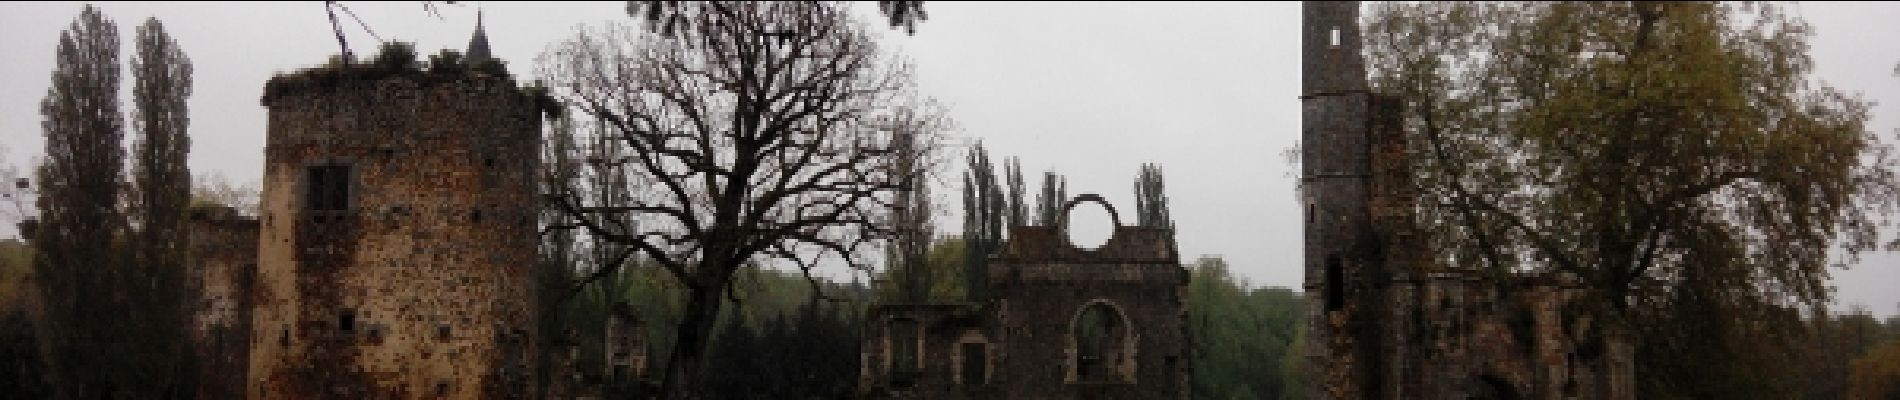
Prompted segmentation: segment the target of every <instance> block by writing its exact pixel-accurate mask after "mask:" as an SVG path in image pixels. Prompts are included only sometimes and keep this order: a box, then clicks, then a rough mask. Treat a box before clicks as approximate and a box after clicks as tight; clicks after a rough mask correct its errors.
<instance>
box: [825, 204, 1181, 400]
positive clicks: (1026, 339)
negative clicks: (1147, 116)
mask: <svg viewBox="0 0 1900 400" xmlns="http://www.w3.org/2000/svg"><path fill="white" fill-rule="evenodd" d="M1083 202H1095V203H1099V204H1100V205H1101V206H1103V207H1105V208H1108V211H1109V215H1110V216H1111V218H1112V219H1113V220H1114V222H1115V226H1116V227H1115V230H1114V233H1113V235H1112V236H1111V237H1110V238H1109V239H1108V241H1107V242H1106V243H1103V244H1102V245H1101V246H1100V247H1098V248H1094V249H1084V248H1078V247H1076V246H1075V245H1073V244H1071V243H1070V241H1069V240H1068V237H1067V235H1066V232H1065V229H1064V226H1017V227H1013V228H1012V229H1011V230H1010V235H1009V239H1008V241H1007V242H1006V243H1004V244H1003V247H1002V250H1001V251H999V252H998V253H997V254H994V255H992V256H991V258H990V260H991V261H990V266H989V271H988V281H989V287H990V288H991V289H990V297H989V298H987V299H986V300H985V301H982V302H980V303H974V304H968V303H965V304H877V305H873V306H872V307H871V309H870V310H869V312H868V313H867V316H866V321H867V322H866V327H865V335H864V337H865V341H864V342H863V344H862V346H861V348H862V351H863V354H862V355H861V357H860V365H861V367H860V368H861V371H860V373H859V388H860V391H861V392H862V393H863V394H865V395H867V396H868V397H871V398H893V399H896V398H916V399H956V398H971V399H1009V398H1020V399H1071V398H1073V399H1186V398H1188V388H1189V386H1188V373H1189V354H1188V349H1189V347H1188V331H1187V308H1186V306H1185V304H1183V302H1182V301H1183V299H1184V298H1185V296H1186V294H1185V292H1186V290H1187V283H1188V281H1187V280H1188V273H1187V270H1186V269H1184V268H1182V267H1181V264H1180V258H1179V255H1178V254H1177V253H1176V252H1175V244H1174V232H1173V230H1171V229H1166V228H1152V227H1141V226H1123V225H1121V223H1120V219H1119V217H1118V216H1116V215H1115V213H1114V208H1113V207H1110V206H1109V205H1108V203H1106V202H1104V201H1102V199H1101V197H1099V196H1096V195H1082V196H1079V197H1077V198H1076V199H1075V200H1073V201H1070V202H1069V203H1068V204H1067V205H1066V206H1064V209H1063V214H1064V215H1065V216H1066V215H1068V214H1069V211H1070V210H1072V209H1073V208H1074V207H1075V206H1076V205H1077V204H1078V203H1083ZM1067 220H1068V218H1064V221H1067ZM1064 224H1065V225H1066V222H1065V223H1064Z"/></svg>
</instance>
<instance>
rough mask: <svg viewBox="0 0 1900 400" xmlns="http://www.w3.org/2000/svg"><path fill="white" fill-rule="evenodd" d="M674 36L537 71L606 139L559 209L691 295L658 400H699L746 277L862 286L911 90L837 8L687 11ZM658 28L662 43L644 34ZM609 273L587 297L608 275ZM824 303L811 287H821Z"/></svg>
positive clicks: (616, 32)
mask: <svg viewBox="0 0 1900 400" xmlns="http://www.w3.org/2000/svg"><path fill="white" fill-rule="evenodd" d="M693 6H694V7H696V10H697V11H699V12H693V13H685V14H682V17H683V18H686V19H687V20H686V21H685V22H684V23H683V24H681V25H678V28H679V29H677V30H675V31H673V32H670V33H671V34H661V33H660V32H659V30H656V29H631V28H627V27H611V28H607V29H604V30H583V31H582V32H580V33H579V34H578V35H577V36H576V37H575V38H574V39H572V40H569V41H566V42H564V43H561V44H558V45H557V46H556V47H554V48H553V49H551V51H550V52H549V53H547V54H545V55H544V56H543V59H542V68H543V74H542V76H547V77H549V78H550V79H551V80H552V82H551V83H552V87H551V88H552V90H553V93H554V94H555V95H556V96H557V97H558V98H560V99H562V100H563V101H565V102H567V103H568V104H569V105H570V106H572V107H573V108H574V109H575V110H574V111H575V112H574V114H575V115H574V117H575V118H579V119H583V120H585V121H589V122H593V123H598V124H600V125H599V126H600V127H601V129H600V130H599V132H598V135H599V136H598V137H596V138H592V140H593V143H597V144H598V146H596V147H595V148H593V149H586V150H584V151H588V153H586V154H584V155H583V156H582V158H581V159H582V160H585V161H584V162H583V163H582V165H581V171H580V175H581V177H582V179H588V178H589V177H594V178H612V179H620V181H617V182H612V183H611V184H609V185H607V186H601V187H596V188H594V189H596V190H615V191H616V192H618V193H619V194H620V196H617V198H614V197H603V196H598V195H593V196H590V195H587V194H586V193H584V192H582V191H580V190H579V189H580V188H576V187H573V186H570V187H567V188H557V189H555V190H553V193H551V194H550V196H549V200H550V201H552V202H554V205H555V206H556V207H557V208H558V209H559V210H560V211H561V213H562V214H564V215H566V216H567V217H569V218H571V219H572V220H571V223H572V224H573V225H575V226H577V227H578V228H580V229H582V230H583V231H584V232H586V234H587V236H588V237H589V239H588V240H594V241H599V242H601V243H606V244H612V245H614V246H619V248H618V249H616V250H615V251H614V252H615V253H617V254H614V255H613V257H612V258H613V259H614V260H625V259H628V258H630V257H633V256H635V255H636V254H637V255H639V256H640V257H641V258H642V261H643V263H651V264H653V265H657V266H658V267H659V268H663V269H665V270H666V271H667V272H668V273H669V274H670V275H671V276H673V277H674V278H676V279H678V281H679V282H680V283H681V285H682V286H683V287H684V288H685V289H686V292H687V296H688V299H687V302H686V310H685V313H684V316H683V318H682V321H681V323H680V324H679V327H678V329H677V332H676V335H675V336H676V341H675V345H674V347H673V354H672V355H671V356H670V357H669V359H668V362H667V364H666V366H665V368H666V369H665V373H664V375H663V378H662V386H661V390H662V392H663V393H664V394H666V395H668V396H672V397H685V396H688V395H689V394H688V393H686V390H684V385H686V384H689V383H692V382H696V381H697V372H698V369H699V364H700V362H699V361H700V359H701V354H702V353H703V352H704V351H705V349H706V344H707V343H708V339H709V338H710V335H711V331H712V329H711V328H712V324H713V322H714V319H715V317H716V316H717V315H718V312H719V307H720V300H721V299H720V296H721V294H722V293H728V292H729V291H730V290H731V289H730V288H731V282H732V278H733V277H734V275H735V272H737V271H738V270H740V269H741V268H744V267H746V266H748V265H758V264H760V263H782V264H784V265H790V266H795V267H796V268H798V269H799V270H800V271H802V272H804V273H805V274H807V276H809V275H810V274H811V273H812V271H813V269H814V268H817V267H818V266H819V265H821V264H826V263H842V264H843V265H847V266H850V267H851V268H855V269H868V268H869V267H868V266H869V265H870V263H869V262H868V261H870V260H867V258H870V257H868V256H869V255H870V254H872V253H873V252H869V251H866V250H867V248H870V247H872V246H873V245H874V244H875V243H876V242H877V241H878V240H880V239H883V238H887V237H890V236H891V234H892V233H893V229H892V221H891V219H892V218H891V217H892V216H891V214H892V209H893V207H894V205H895V203H896V197H897V194H898V193H900V192H902V191H904V190H906V189H907V188H906V187H905V185H906V183H907V181H906V180H905V179H904V178H903V175H904V174H903V173H902V171H901V169H900V168H899V167H898V166H897V160H896V157H895V154H897V153H898V150H899V149H898V146H899V143H903V142H904V141H905V140H907V139H903V137H904V136H906V135H917V134H925V133H924V132H915V131H911V130H906V129H898V128H899V127H902V126H904V124H901V123H896V121H901V120H902V118H903V115H902V111H904V110H907V109H910V107H909V105H910V104H911V102H909V101H908V100H909V99H913V98H915V97H914V96H913V95H912V93H911V88H912V86H913V84H912V82H911V77H910V74H909V68H908V66H907V65H906V64H904V63H902V62H899V61H897V60H894V59H891V58H888V57H886V56H884V55H883V54H881V53H880V49H878V47H877V43H876V42H875V41H873V40H872V38H871V37H869V36H868V35H867V33H866V30H867V29H866V28H865V27H864V26H863V24H862V23H860V22H859V21H855V20H853V19H852V18H851V17H850V16H849V15H848V14H847V12H846V10H843V9H840V8H839V7H838V6H837V5H835V4H832V3H805V2H783V3H780V2H743V3H725V2H714V3H693ZM648 28H651V27H648ZM623 265H625V263H623V262H607V263H603V264H602V268H600V269H599V270H597V271H593V272H592V273H590V274H587V275H586V276H585V277H583V278H582V279H581V284H582V285H585V284H586V283H587V282H591V281H594V280H597V279H601V278H602V277H604V276H608V275H609V274H613V273H615V272H616V271H618V270H619V269H621V268H622V266H623ZM814 287H816V283H814Z"/></svg>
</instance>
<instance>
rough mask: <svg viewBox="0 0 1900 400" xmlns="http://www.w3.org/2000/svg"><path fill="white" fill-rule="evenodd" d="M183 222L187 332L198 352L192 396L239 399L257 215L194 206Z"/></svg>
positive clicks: (246, 365) (245, 359)
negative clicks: (246, 215)
mask: <svg viewBox="0 0 1900 400" xmlns="http://www.w3.org/2000/svg"><path fill="white" fill-rule="evenodd" d="M186 224H187V225H186V226H187V229H186V235H187V238H186V240H187V244H186V245H187V250H186V251H187V257H186V259H187V260H188V261H187V263H186V265H185V268H186V271H185V279H186V285H185V287H186V288H189V289H188V292H187V297H186V298H187V299H188V301H190V303H188V304H187V305H186V310H187V312H189V313H190V314H189V315H190V318H189V319H188V320H189V321H190V324H191V326H190V327H189V329H188V330H187V332H189V333H190V335H191V340H192V342H193V343H192V349H193V351H195V352H196V354H195V355H194V356H195V357H194V359H195V362H196V365H197V369H198V371H197V374H198V379H197V381H198V387H197V388H196V390H195V392H196V398H200V399H237V398H243V397H244V392H245V391H244V389H245V384H246V383H247V382H248V380H247V379H246V377H247V376H248V375H247V373H246V372H247V370H248V369H249V368H250V365H249V361H250V339H251V303H250V301H251V288H252V286H253V282H254V280H255V277H256V276H255V273H256V271H257V235H258V230H257V229H258V225H257V219H256V218H250V217H244V216H240V215H238V214H237V212H236V211H235V210H231V209H229V208H221V207H218V208H200V209H195V210H192V212H191V214H190V217H189V220H188V221H187V222H186Z"/></svg>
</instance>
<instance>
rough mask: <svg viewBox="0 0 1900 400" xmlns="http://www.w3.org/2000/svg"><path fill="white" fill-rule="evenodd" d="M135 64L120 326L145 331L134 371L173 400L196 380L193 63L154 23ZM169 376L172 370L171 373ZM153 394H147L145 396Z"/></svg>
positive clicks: (145, 29)
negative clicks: (189, 221) (189, 224)
mask: <svg viewBox="0 0 1900 400" xmlns="http://www.w3.org/2000/svg"><path fill="white" fill-rule="evenodd" d="M136 41H137V43H138V44H137V47H136V48H135V51H136V53H134V57H133V59H132V76H133V85H132V88H133V90H132V102H133V106H134V109H135V112H134V118H133V120H132V122H133V126H134V127H135V128H136V129H137V134H138V136H137V139H136V140H137V142H136V143H135V146H134V150H135V151H136V154H135V157H134V158H133V161H134V163H133V166H132V172H133V174H132V189H133V195H134V198H135V199H136V200H134V203H133V204H131V205H130V209H129V210H128V212H127V213H126V214H127V217H129V219H130V220H132V221H135V222H136V224H135V225H132V226H130V227H131V228H132V230H131V231H130V232H128V234H130V235H131V237H132V239H133V240H132V241H131V242H129V243H127V245H128V249H127V250H128V251H129V254H128V256H130V258H129V259H127V260H125V262H126V264H125V265H123V266H121V268H123V271H121V273H123V274H125V275H128V276H129V277H130V278H131V279H130V281H131V282H133V283H131V284H129V285H128V286H126V287H124V288H122V289H121V290H123V291H125V293H126V295H127V297H128V299H129V301H128V304H127V305H128V306H130V307H131V308H132V309H131V315H130V317H129V318H128V319H126V320H122V321H119V322H120V323H123V324H128V325H133V326H140V327H143V329H142V330H140V331H139V334H138V336H136V337H134V338H132V340H131V341H132V342H135V343H137V346H138V347H139V350H142V351H143V353H128V355H136V356H139V357H143V358H144V360H141V361H142V362H141V365H140V366H138V367H137V368H140V369H145V370H147V371H150V374H149V375H147V377H146V378H145V379H152V380H154V381H156V382H154V383H153V384H154V385H155V386H156V387H155V388H154V389H153V390H169V391H172V394H174V395H175V394H178V393H182V391H184V390H188V389H189V388H192V387H193V386H194V385H193V384H192V381H193V378H195V377H196V376H197V371H196V370H195V368H194V366H193V363H194V362H195V361H196V360H195V358H194V357H192V354H193V351H192V349H191V348H190V347H189V346H188V344H190V343H191V341H190V340H188V339H187V338H189V335H190V333H189V332H190V331H189V330H188V329H189V327H190V326H189V321H191V318H190V316H189V313H190V307H189V304H190V303H188V300H187V294H188V293H192V292H191V291H190V290H188V289H187V288H186V286H185V285H186V282H185V257H186V254H185V239H186V238H187V232H186V231H185V212H186V209H187V208H189V207H190V206H191V171H190V169H189V167H187V166H186V154H187V153H189V152H190V151H191V137H190V136H189V135H188V134H187V131H188V128H189V126H190V123H191V117H190V115H189V113H188V108H187V107H188V104H187V103H186V99H187V98H188V97H190V96H191V89H192V77H191V76H192V67H191V59H190V58H188V57H186V56H185V53H184V51H183V50H182V49H180V48H179V47H178V43H177V42H176V41H173V40H172V38H171V35H169V34H167V33H166V32H165V27H164V25H163V24H161V23H160V22H159V21H158V20H157V19H148V20H146V22H145V24H144V25H141V26H139V28H138V30H137V34H136ZM168 369H169V370H168ZM148 393H150V392H148Z"/></svg>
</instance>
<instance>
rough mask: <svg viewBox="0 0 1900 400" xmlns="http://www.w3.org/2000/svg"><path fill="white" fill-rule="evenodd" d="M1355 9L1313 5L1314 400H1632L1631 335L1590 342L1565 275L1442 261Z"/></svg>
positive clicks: (1306, 193) (1307, 91)
mask: <svg viewBox="0 0 1900 400" xmlns="http://www.w3.org/2000/svg"><path fill="white" fill-rule="evenodd" d="M1358 10H1359V4H1358V2H1307V3H1306V5H1305V7H1304V11H1303V12H1304V14H1303V18H1304V26H1303V28H1302V31H1303V38H1302V39H1303V42H1304V48H1303V51H1304V54H1303V57H1304V61H1303V62H1304V66H1305V70H1304V75H1305V76H1304V78H1303V80H1302V82H1303V83H1304V87H1303V88H1302V90H1303V93H1302V95H1301V97H1300V98H1301V100H1302V105H1303V107H1304V110H1303V113H1302V141H1303V143H1304V147H1303V150H1304V152H1303V153H1302V159H1301V161H1302V163H1301V164H1302V169H1303V171H1302V174H1303V176H1302V187H1303V193H1302V196H1303V202H1304V203H1305V204H1304V206H1305V208H1306V215H1305V217H1306V230H1305V233H1306V236H1305V240H1306V250H1305V251H1306V280H1305V290H1306V293H1308V294H1309V295H1308V296H1307V297H1306V299H1307V318H1308V322H1307V340H1308V342H1307V343H1306V344H1305V346H1306V351H1307V357H1308V358H1307V372H1306V373H1307V374H1308V379H1307V381H1308V385H1310V387H1308V388H1307V391H1306V392H1307V393H1308V397H1309V398H1316V399H1452V398H1456V399H1464V398H1472V399H1516V398H1537V399H1562V398H1599V399H1628V398H1633V396H1634V394H1633V386H1632V382H1633V379H1632V378H1633V375H1632V373H1633V371H1632V370H1631V369H1630V366H1631V365H1632V364H1633V363H1632V361H1633V357H1634V355H1633V354H1631V353H1630V347H1629V346H1628V344H1627V343H1628V341H1627V340H1626V338H1623V337H1618V336H1615V335H1614V334H1611V335H1610V336H1607V337H1605V338H1603V339H1602V340H1595V338H1584V337H1581V336H1580V335H1582V334H1583V331H1585V330H1586V329H1583V328H1581V327H1584V326H1587V325H1588V324H1589V321H1587V320H1583V319H1580V318H1579V317H1576V316H1573V315H1570V314H1569V313H1567V312H1566V308H1567V307H1569V306H1570V305H1571V303H1572V302H1573V301H1574V300H1575V299H1576V298H1577V297H1578V296H1579V294H1580V292H1579V291H1580V290H1583V289H1582V288H1581V287H1580V286H1577V285H1574V284H1572V282H1569V281H1566V280H1564V279H1562V278H1561V277H1557V276H1540V275H1521V274H1512V273H1504V274H1482V273H1479V272H1477V271H1473V270H1469V269H1461V268H1456V267H1444V266H1439V265H1436V264H1435V263H1436V257H1435V256H1434V255H1433V253H1432V251H1431V250H1432V249H1430V248H1429V247H1428V246H1426V245H1425V243H1424V241H1423V239H1422V238H1421V235H1419V234H1418V232H1417V229H1418V228H1417V225H1416V222H1415V218H1414V213H1415V211H1414V208H1415V200H1414V197H1415V196H1416V192H1417V190H1418V188H1417V186H1416V184H1415V183H1414V182H1413V181H1412V179H1411V174H1412V171H1411V166H1410V165H1409V163H1408V162H1407V144H1406V140H1405V132H1404V130H1403V127H1402V125H1401V123H1402V121H1401V119H1400V116H1401V114H1400V111H1401V110H1402V107H1403V104H1402V103H1401V102H1400V101H1399V100H1398V99H1396V98H1394V97H1392V96H1387V95H1381V94H1376V93H1371V92H1370V91H1368V90H1367V87H1366V82H1365V67H1364V65H1365V63H1364V61H1363V56H1362V54H1361V49H1360V37H1359V28H1358Z"/></svg>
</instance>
